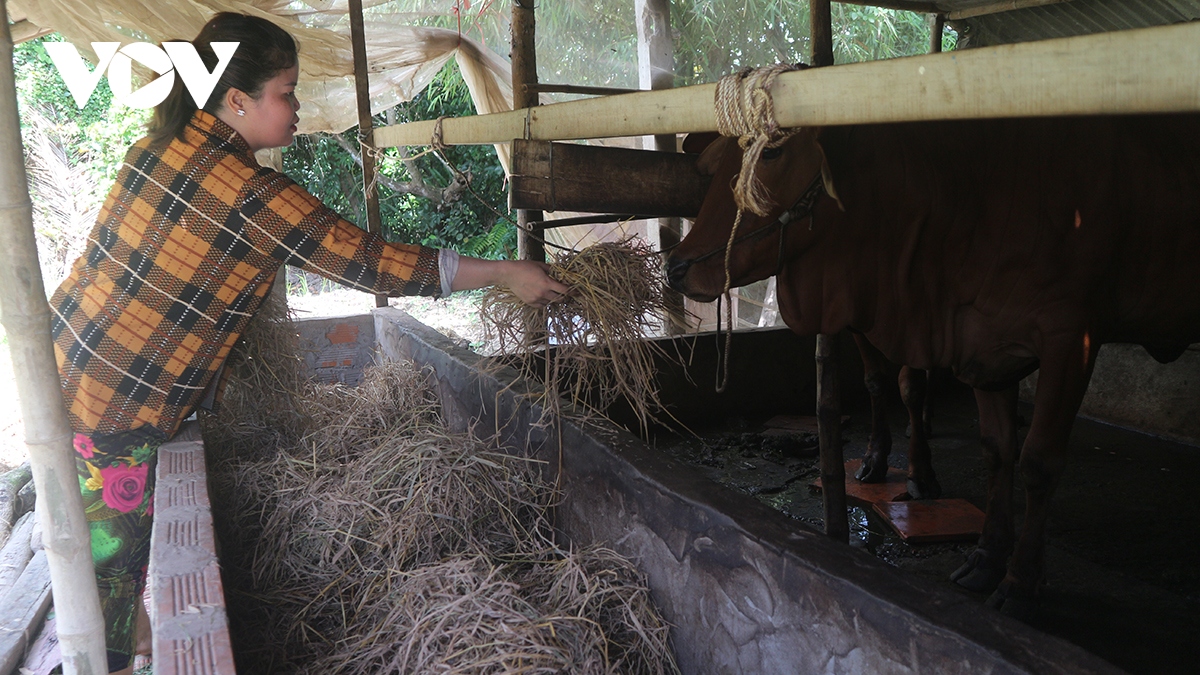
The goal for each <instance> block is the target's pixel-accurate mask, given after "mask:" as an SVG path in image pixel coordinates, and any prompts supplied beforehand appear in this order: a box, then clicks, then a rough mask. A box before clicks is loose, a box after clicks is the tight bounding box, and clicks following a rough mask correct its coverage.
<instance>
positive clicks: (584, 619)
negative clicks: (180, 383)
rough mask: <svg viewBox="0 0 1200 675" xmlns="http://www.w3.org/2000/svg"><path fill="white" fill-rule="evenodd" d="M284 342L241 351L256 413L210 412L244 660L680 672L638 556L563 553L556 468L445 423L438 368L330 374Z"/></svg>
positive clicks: (321, 669) (246, 401)
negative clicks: (545, 471)
mask: <svg viewBox="0 0 1200 675" xmlns="http://www.w3.org/2000/svg"><path fill="white" fill-rule="evenodd" d="M289 331H290V333H291V334H292V335H293V336H294V330H293V329H290V328H286V327H275V328H270V327H267V326H265V325H264V326H260V327H259V329H258V330H256V331H248V333H247V342H248V343H254V341H255V340H258V339H259V338H260V337H261V336H267V337H269V338H270V339H273V340H282V339H283V338H284V337H286V334H288V333H289ZM281 344H283V349H282V350H279V351H278V352H273V351H272V350H269V349H266V347H265V346H264V345H261V344H248V345H247V346H248V347H249V348H248V349H247V352H246V353H247V354H249V355H253V356H252V357H251V358H248V359H246V360H243V361H239V362H238V363H236V364H235V366H236V367H235V369H234V375H233V377H232V379H231V381H230V384H229V391H228V395H227V398H226V401H227V402H228V401H233V402H234V403H235V404H236V408H237V414H238V415H243V416H245V417H246V419H247V420H249V421H238V422H235V423H233V424H232V425H231V428H223V427H225V425H226V424H229V422H228V421H227V417H228V416H229V415H231V414H232V411H233V408H234V407H235V406H229V405H226V406H225V407H224V408H223V410H222V412H221V416H219V417H216V418H211V417H210V418H208V419H207V420H206V421H205V424H204V427H205V431H206V448H209V449H210V453H209V454H210V457H211V460H210V461H211V463H212V465H213V466H212V468H211V471H210V476H211V479H212V480H211V485H212V486H213V489H214V492H215V495H216V498H215V499H214V506H215V510H216V513H215V516H216V522H217V527H218V533H219V536H220V544H221V548H222V568H223V579H224V582H225V584H226V590H227V603H228V607H229V615H230V621H231V627H232V635H233V637H234V640H235V649H236V651H237V660H238V665H239V670H241V671H243V672H255V673H323V674H325V673H333V674H339V675H340V674H346V675H360V674H361V675H365V674H367V673H372V674H374V673H426V672H438V673H443V672H445V673H450V672H453V673H510V672H522V673H561V672H572V673H653V674H659V673H673V672H677V668H676V666H675V664H674V660H673V657H672V655H671V651H670V646H669V629H668V626H667V624H666V623H665V622H664V621H663V619H662V617H661V616H660V615H659V614H658V612H657V610H656V609H655V608H654V606H653V604H652V603H651V602H650V599H649V592H648V590H647V587H646V584H645V581H644V580H643V579H642V577H641V575H640V573H639V572H638V571H637V570H636V568H635V567H634V566H633V565H631V564H630V563H629V562H628V561H625V560H624V559H622V558H621V557H620V556H619V555H617V554H616V553H615V552H612V551H609V550H608V549H603V548H596V547H593V548H584V549H580V550H578V551H564V550H561V549H560V548H558V547H557V545H556V544H555V540H554V531H553V528H552V527H551V525H550V522H549V519H548V517H547V514H548V509H549V508H550V505H551V499H552V495H551V490H550V488H549V487H548V486H547V485H546V484H545V483H544V482H543V481H542V480H541V479H540V466H539V465H538V464H537V463H536V462H535V461H533V460H531V459H528V458H525V457H522V456H519V455H512V454H508V453H506V452H500V451H498V450H496V449H495V448H494V446H493V445H492V444H490V443H487V442H484V441H483V440H480V439H479V438H476V437H475V436H474V435H472V434H471V433H451V432H450V431H448V430H447V429H446V428H445V425H444V424H443V423H442V422H441V420H440V418H439V414H438V408H437V404H436V398H435V396H434V395H433V393H432V390H431V388H430V386H429V373H428V372H426V371H423V370H421V369H419V368H417V367H415V366H414V365H413V364H411V363H389V364H384V365H382V366H378V367H372V368H368V369H366V370H365V371H364V373H363V381H362V383H361V384H360V385H359V386H358V387H347V386H345V385H317V384H314V383H311V382H304V381H302V380H298V379H297V377H293V374H292V373H291V369H292V368H293V367H294V366H295V365H296V364H295V359H294V358H293V357H292V356H291V355H290V354H288V353H287V343H286V341H284V342H282V343H281ZM292 354H294V352H292ZM298 382H299V384H297V383H298ZM293 387H294V389H293ZM256 403H257V405H256ZM270 406H279V407H276V408H271V407H270ZM256 434H257V436H256ZM210 439H211V440H210ZM218 442H219V443H221V444H222V445H221V447H214V446H213V444H215V443H218Z"/></svg>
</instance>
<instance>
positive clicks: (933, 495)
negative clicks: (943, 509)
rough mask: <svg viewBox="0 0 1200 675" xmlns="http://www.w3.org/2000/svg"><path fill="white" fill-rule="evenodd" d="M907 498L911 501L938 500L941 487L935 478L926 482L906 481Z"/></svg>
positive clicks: (940, 494)
mask: <svg viewBox="0 0 1200 675" xmlns="http://www.w3.org/2000/svg"><path fill="white" fill-rule="evenodd" d="M907 486H908V496H909V497H910V498H912V499H938V498H939V497H941V496H942V486H941V485H940V484H938V481H937V478H929V479H928V480H916V479H914V478H909V479H908V484H907Z"/></svg>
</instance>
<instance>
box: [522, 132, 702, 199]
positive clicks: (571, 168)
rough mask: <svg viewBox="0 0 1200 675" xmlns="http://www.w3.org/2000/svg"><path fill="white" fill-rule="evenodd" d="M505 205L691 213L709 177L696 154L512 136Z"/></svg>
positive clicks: (700, 197)
mask: <svg viewBox="0 0 1200 675" xmlns="http://www.w3.org/2000/svg"><path fill="white" fill-rule="evenodd" d="M512 167H513V175H512V189H511V190H510V192H509V206H510V207H512V208H515V209H534V210H543V211H560V210H562V211H586V212H594V213H637V214H644V215H652V216H695V215H696V214H697V213H699V212H700V205H701V204H702V203H703V202H704V193H705V192H706V191H707V190H708V183H709V181H710V180H711V178H710V177H709V176H705V175H703V174H701V173H700V171H699V170H697V169H696V156H695V155H684V154H678V153H672V152H656V151H653V150H633V149H629V148H608V147H600V146H594V145H576V144H573V143H549V142H546V141H524V140H520V139H518V140H514V141H513V159H512Z"/></svg>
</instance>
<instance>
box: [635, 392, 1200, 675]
mask: <svg viewBox="0 0 1200 675" xmlns="http://www.w3.org/2000/svg"><path fill="white" fill-rule="evenodd" d="M934 403H935V407H934V435H933V438H932V439H931V445H932V447H933V453H934V465H935V468H936V470H937V474H938V479H939V481H940V483H941V485H942V488H943V492H944V493H945V494H944V496H945V497H961V498H964V499H967V500H968V501H970V502H972V503H973V504H975V505H976V506H978V507H979V508H981V509H983V508H985V492H984V491H985V486H986V475H987V474H986V471H985V469H984V467H983V462H982V457H981V453H980V450H979V444H978V418H977V413H976V410H975V406H974V398H973V397H972V395H971V393H970V390H969V389H967V388H966V387H964V386H962V385H960V384H958V383H957V382H955V381H953V380H939V381H938V382H937V386H936V388H935V391H934ZM890 410H891V416H892V428H893V441H894V446H893V447H894V449H893V451H892V456H891V459H890V462H889V463H890V464H891V465H892V466H895V467H898V468H904V467H905V465H906V464H905V462H906V460H905V448H906V447H907V439H906V438H905V437H904V427H905V424H906V422H907V416H906V415H905V414H904V411H903V408H902V406H901V405H900V402H899V397H898V395H897V396H896V397H895V400H893V401H892V404H891V406H890ZM807 412H808V411H783V410H780V411H771V415H764V416H763V417H762V418H753V419H752V418H743V417H736V418H729V419H722V420H718V421H716V423H715V424H714V425H713V426H711V427H708V428H696V429H695V431H696V432H697V433H698V434H699V435H700V436H701V438H702V440H696V439H694V438H693V439H685V438H683V437H680V436H673V435H669V434H661V433H660V434H659V435H657V437H656V438H654V439H653V442H654V443H655V445H657V447H659V448H661V449H662V450H664V451H666V452H668V453H670V454H672V455H673V456H675V457H678V458H680V459H684V460H686V461H688V462H690V463H692V464H695V465H697V466H698V467H700V468H701V469H702V470H703V471H704V472H705V473H707V474H708V475H709V476H710V477H711V478H712V479H713V480H715V481H718V482H720V483H723V484H725V485H728V486H731V487H734V488H737V489H739V490H743V491H745V492H747V493H749V494H752V495H755V496H756V497H757V498H758V499H760V500H761V501H763V502H765V503H767V504H769V505H771V506H773V507H775V508H777V509H779V510H780V511H782V512H784V513H786V514H788V515H789V516H791V517H793V518H795V519H796V520H797V521H799V522H802V523H804V524H805V525H808V526H811V527H814V528H817V529H822V528H823V521H822V505H821V496H820V493H819V492H818V491H816V490H814V489H813V488H812V487H810V485H811V483H812V482H813V481H815V480H816V479H817V478H818V476H819V471H818V463H817V462H818V460H817V457H816V447H815V446H816V439H815V437H806V436H803V435H799V436H795V437H793V438H791V439H786V440H781V439H779V438H775V437H770V436H764V435H763V434H762V432H763V431H764V426H763V423H764V422H765V421H766V420H767V419H768V418H769V417H770V416H772V415H774V414H778V413H790V414H805V413H807ZM843 412H847V413H849V414H850V421H849V422H848V424H847V426H846V427H845V430H844V432H843V438H844V439H845V442H846V445H845V447H844V454H845V457H846V458H847V459H855V458H858V457H861V456H862V453H863V451H864V450H865V448H866V442H867V436H868V433H869V431H870V430H869V411H866V410H844V411H843ZM1030 413H1031V410H1030V409H1029V408H1027V407H1026V408H1023V409H1022V416H1023V418H1024V419H1025V420H1028V419H1029V417H1030ZM1024 431H1025V429H1022V434H1023V433H1024ZM1197 476H1200V448H1196V447H1192V446H1187V445H1182V444H1179V443H1173V442H1170V441H1165V440H1162V439H1158V438H1154V437H1151V436H1147V435H1144V434H1138V433H1134V432H1130V431H1127V430H1123V429H1119V428H1116V427H1113V426H1109V425H1105V424H1101V423H1097V422H1094V421H1090V420H1086V419H1080V420H1078V421H1077V423H1076V425H1075V428H1074V432H1073V433H1072V436H1071V447H1070V461H1069V464H1068V466H1067V471H1066V474H1065V476H1064V478H1063V481H1062V484H1061V485H1060V487H1059V489H1058V492H1057V494H1056V497H1055V500H1054V504H1053V509H1052V516H1051V521H1050V523H1049V543H1048V546H1047V550H1046V563H1047V579H1046V584H1045V587H1044V589H1043V600H1042V606H1041V609H1040V611H1039V613H1038V614H1037V615H1036V616H1035V617H1034V618H1033V619H1032V620H1031V621H1030V623H1031V624H1032V625H1033V626H1035V627H1037V628H1039V629H1041V630H1044V631H1046V632H1047V633H1050V634H1053V635H1056V636H1058V637H1061V638H1063V639H1066V640H1069V641H1071V642H1073V643H1075V644H1077V645H1079V646H1081V647H1083V648H1085V649H1087V650H1089V651H1091V652H1093V653H1095V654H1097V655H1098V656H1101V657H1102V658H1105V659H1107V660H1108V661H1110V662H1111V663H1113V664H1115V665H1117V666H1120V667H1121V668H1124V669H1125V670H1128V671H1130V672H1132V673H1184V672H1200V657H1198V656H1197V655H1196V653H1195V649H1194V645H1195V640H1196V638H1197V636H1200V566H1197V560H1200V499H1198V498H1197V495H1196V491H1195V489H1194V487H1195V485H1196V480H1197ZM1023 499H1024V497H1023V495H1022V494H1021V493H1020V492H1019V491H1018V494H1017V504H1018V506H1017V508H1018V518H1019V517H1020V512H1021V511H1023ZM850 520H851V528H852V534H851V539H852V541H851V545H852V546H857V547H861V548H864V549H866V550H868V551H869V552H871V553H873V554H874V555H876V556H878V557H879V558H880V559H882V560H884V561H886V562H887V563H888V564H891V565H894V566H896V567H899V568H901V569H904V570H907V571H909V572H911V573H913V574H916V575H919V576H922V577H925V578H927V579H929V580H930V581H932V582H933V583H937V584H942V585H944V586H946V587H948V588H953V589H956V590H957V591H958V592H961V593H964V594H967V595H971V596H974V595H975V594H971V593H969V592H967V591H965V590H962V589H960V588H958V587H957V586H955V585H954V584H952V583H951V582H950V581H949V576H950V573H951V572H952V571H954V569H956V568H957V567H958V566H959V565H961V564H962V562H963V561H964V559H965V558H966V556H967V554H968V553H969V552H970V551H971V550H972V549H973V547H974V545H973V544H971V543H961V544H958V543H956V544H924V545H921V544H918V545H910V544H907V543H904V542H902V541H900V539H899V537H898V536H896V535H895V534H894V533H893V532H892V531H891V530H890V528H889V527H888V526H887V525H886V524H885V523H884V522H883V521H882V520H880V519H879V518H878V517H877V516H876V515H875V514H874V513H870V512H867V511H864V509H861V508H852V509H851V511H850ZM1018 522H1019V521H1018ZM977 599H978V601H979V603H980V611H994V610H991V609H988V608H986V607H985V606H984V604H983V601H984V600H985V599H986V598H985V597H984V596H982V595H980V596H977Z"/></svg>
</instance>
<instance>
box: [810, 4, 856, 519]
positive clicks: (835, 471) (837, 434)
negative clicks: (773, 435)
mask: <svg viewBox="0 0 1200 675" xmlns="http://www.w3.org/2000/svg"><path fill="white" fill-rule="evenodd" d="M809 11H810V17H811V20H812V65H813V66H832V65H833V16H832V14H831V13H830V8H829V0H810V2H809ZM836 339H837V336H836V335H826V334H821V335H818V336H817V356H816V358H817V435H818V436H819V438H820V444H821V485H822V490H821V499H822V501H823V502H824V504H825V534H826V535H828V536H829V537H831V538H833V539H837V540H838V541H843V542H849V541H850V523H849V519H848V517H847V515H846V466H845V464H844V463H843V461H842V401H841V392H840V391H839V390H838V374H837V343H836V342H835V340H836Z"/></svg>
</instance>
